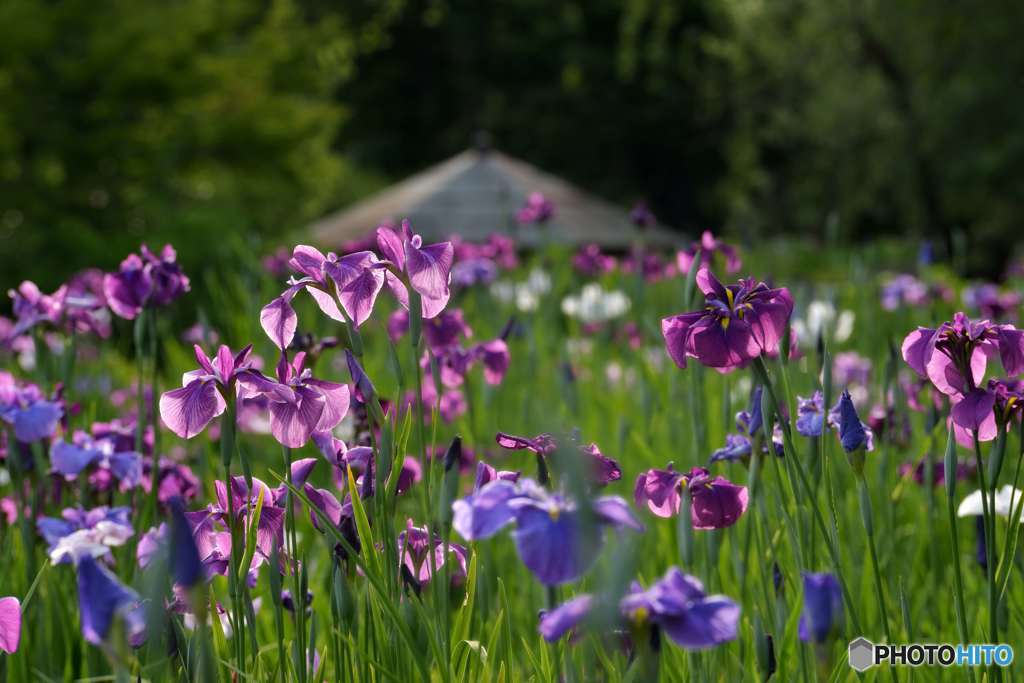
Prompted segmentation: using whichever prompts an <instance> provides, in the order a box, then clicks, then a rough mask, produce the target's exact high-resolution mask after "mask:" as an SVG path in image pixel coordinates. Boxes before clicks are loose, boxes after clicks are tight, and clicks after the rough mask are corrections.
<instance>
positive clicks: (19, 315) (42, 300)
mask: <svg viewBox="0 0 1024 683" xmlns="http://www.w3.org/2000/svg"><path fill="white" fill-rule="evenodd" d="M97 275H98V277H99V280H100V281H99V282H97V281H96V276H97ZM102 279H103V274H102V272H100V271H95V270H93V271H83V272H81V273H78V274H76V275H75V276H74V277H73V278H72V279H71V280H69V281H68V283H67V284H65V285H61V286H60V287H59V288H58V289H57V291H55V292H54V293H53V294H43V292H42V291H40V289H39V287H38V286H37V285H36V284H35V283H34V282H30V281H28V280H26V281H25V282H22V283H21V284H20V285H19V286H18V289H16V290H10V291H9V292H8V294H9V295H10V297H11V299H12V308H13V310H14V317H15V318H16V320H17V322H16V323H15V324H14V325H13V326H12V327H11V329H10V330H9V331H7V332H6V333H5V334H4V335H3V337H4V338H7V339H14V338H15V337H18V336H21V335H24V334H25V333H27V332H28V331H29V330H31V329H33V328H34V327H36V326H38V325H43V324H46V325H50V326H53V327H56V328H59V329H65V330H67V331H69V332H72V333H74V332H93V333H95V334H96V335H98V336H100V337H103V338H106V337H109V336H110V314H109V312H108V311H107V307H106V298H105V297H104V295H103V285H102Z"/></svg>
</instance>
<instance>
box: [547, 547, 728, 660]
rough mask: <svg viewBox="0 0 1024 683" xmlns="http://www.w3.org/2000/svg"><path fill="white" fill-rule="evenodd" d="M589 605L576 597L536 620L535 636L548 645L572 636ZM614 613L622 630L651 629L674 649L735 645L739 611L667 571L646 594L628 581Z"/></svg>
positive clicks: (585, 597)
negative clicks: (677, 647)
mask: <svg viewBox="0 0 1024 683" xmlns="http://www.w3.org/2000/svg"><path fill="white" fill-rule="evenodd" d="M594 606H595V600H594V598H593V597H592V596H590V595H586V594H584V595H580V596H577V597H575V598H573V599H572V600H569V601H568V602H566V603H564V604H562V605H561V606H559V607H557V608H555V609H553V610H551V611H549V612H544V613H543V614H541V618H540V625H539V630H540V634H541V635H542V636H543V637H544V639H545V640H547V641H548V642H554V641H556V640H558V639H559V638H561V637H562V636H563V635H565V634H566V633H568V632H578V630H579V629H580V628H581V627H582V626H583V625H584V624H585V622H586V620H587V618H588V617H589V615H590V612H591V610H592V609H593V607H594ZM618 612H619V615H620V618H621V620H622V624H623V626H627V627H634V628H636V627H644V626H646V625H653V626H656V627H657V628H658V629H660V630H661V632H663V633H664V634H665V635H666V636H668V638H669V640H671V641H672V642H674V643H676V644H677V645H679V646H680V647H684V648H686V649H690V650H699V649H704V648H709V647H714V646H716V645H720V644H722V643H726V642H729V641H731V640H735V639H736V636H737V633H738V629H739V620H740V606H739V605H738V604H737V603H736V602H735V601H733V600H732V599H730V598H728V597H726V596H724V595H708V594H707V593H705V592H704V585H703V584H702V583H701V582H700V580H699V579H697V578H696V577H694V576H690V575H688V574H684V573H683V572H681V571H680V570H679V569H678V568H677V567H671V568H670V569H669V570H668V571H667V572H666V573H665V575H664V576H663V577H662V578H660V579H659V580H658V581H656V582H655V583H654V584H653V585H651V587H650V588H648V589H647V590H644V589H643V587H642V586H641V585H640V584H639V583H637V582H636V581H634V582H633V583H632V585H631V586H630V588H629V590H628V591H627V592H626V594H625V595H624V596H623V597H622V599H621V600H619V605H618Z"/></svg>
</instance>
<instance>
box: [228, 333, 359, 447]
mask: <svg viewBox="0 0 1024 683" xmlns="http://www.w3.org/2000/svg"><path fill="white" fill-rule="evenodd" d="M304 362H305V354H304V353H302V352H300V353H297V354H295V358H294V359H293V360H292V362H291V363H289V362H287V359H286V358H285V357H284V356H282V357H281V362H279V363H278V364H277V382H274V381H273V380H270V379H267V378H266V377H264V376H263V375H260V374H259V373H256V372H247V373H245V374H243V375H240V376H239V382H240V383H241V384H242V387H243V390H244V391H243V394H244V396H246V397H254V396H262V397H264V398H266V399H267V401H268V402H269V403H268V407H269V409H270V433H271V434H273V435H274V438H275V439H277V441H278V443H280V444H281V445H283V446H287V447H288V448H301V447H302V446H304V445H305V444H306V442H308V441H309V439H310V437H311V436H312V435H313V433H314V432H327V431H330V430H332V429H334V427H336V426H337V424H338V423H339V422H341V420H342V419H343V418H344V417H345V415H346V413H348V408H349V388H348V386H347V385H345V384H336V383H334V382H328V381H326V380H322V379H316V378H314V377H313V373H312V371H310V370H309V369H308V368H305V369H304V368H303V364H304Z"/></svg>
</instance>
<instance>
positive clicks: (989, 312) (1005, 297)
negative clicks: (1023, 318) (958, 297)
mask: <svg viewBox="0 0 1024 683" xmlns="http://www.w3.org/2000/svg"><path fill="white" fill-rule="evenodd" d="M963 302H964V305H965V306H969V307H970V308H974V309H976V310H977V311H979V312H980V313H981V315H982V316H984V317H985V318H988V319H990V320H1009V321H1016V319H1017V309H1018V308H1019V307H1020V304H1021V295H1020V294H1019V293H1017V292H1014V291H1009V292H1000V291H999V287H998V286H997V285H994V284H992V283H985V284H981V285H976V286H973V287H967V288H965V289H964V293H963Z"/></svg>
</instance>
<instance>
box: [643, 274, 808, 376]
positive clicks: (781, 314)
mask: <svg viewBox="0 0 1024 683" xmlns="http://www.w3.org/2000/svg"><path fill="white" fill-rule="evenodd" d="M697 286H698V287H700V290H701V291H702V292H704V296H705V305H704V309H703V310H700V311H694V312H692V313H683V314H680V315H675V316H670V317H668V318H665V319H663V320H662V321H661V331H662V334H663V336H664V337H665V346H666V348H667V349H668V354H669V356H671V357H672V360H674V361H675V363H676V365H678V366H679V367H680V368H685V367H686V359H687V358H696V359H697V360H698V361H699V362H700V363H702V364H704V365H706V366H708V367H712V368H716V369H718V370H720V371H722V372H729V371H731V370H733V369H735V368H738V367H743V366H745V365H746V364H747V363H749V362H750V361H751V360H753V359H754V358H756V357H757V356H759V355H761V354H762V353H764V354H772V353H778V350H779V345H780V343H781V342H782V338H783V336H784V335H785V332H786V328H787V327H788V325H789V317H790V315H791V314H792V312H793V298H792V297H791V296H790V294H789V290H787V289H785V288H781V289H771V288H769V287H768V285H766V284H764V283H763V282H757V281H755V280H740V281H739V282H738V283H737V284H734V285H729V286H728V287H726V286H723V285H722V283H720V282H719V281H718V279H717V278H715V276H714V275H713V274H712V273H711V271H709V270H708V269H706V268H702V269H701V270H700V271H698V273H697Z"/></svg>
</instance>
